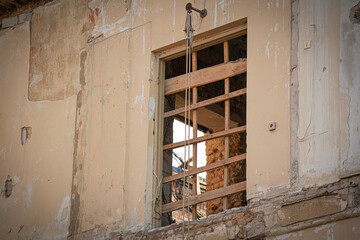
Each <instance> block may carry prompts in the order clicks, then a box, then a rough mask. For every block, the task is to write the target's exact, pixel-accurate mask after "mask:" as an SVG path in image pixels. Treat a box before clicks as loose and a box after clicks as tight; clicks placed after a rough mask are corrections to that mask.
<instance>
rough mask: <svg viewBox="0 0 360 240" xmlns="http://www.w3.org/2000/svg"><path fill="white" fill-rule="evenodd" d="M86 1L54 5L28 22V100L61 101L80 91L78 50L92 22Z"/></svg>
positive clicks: (42, 10) (48, 5)
mask: <svg viewBox="0 0 360 240" xmlns="http://www.w3.org/2000/svg"><path fill="white" fill-rule="evenodd" d="M86 3H87V1H86V0H80V1H54V2H51V3H49V4H47V5H46V6H42V7H39V8H36V9H35V10H34V13H33V16H32V20H31V35H30V36H31V37H30V57H31V61H30V79H29V99H30V100H32V101H38V100H50V101H51V100H61V99H64V98H67V97H69V96H73V95H75V94H77V92H78V91H79V87H80V84H79V80H78V78H79V72H80V63H79V60H80V49H81V48H83V47H84V46H85V44H86V40H87V37H88V31H89V29H90V27H91V22H90V21H88V18H87V16H88V8H87V5H86Z"/></svg>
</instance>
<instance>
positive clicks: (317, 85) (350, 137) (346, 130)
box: [294, 0, 360, 187]
mask: <svg viewBox="0 0 360 240" xmlns="http://www.w3.org/2000/svg"><path fill="white" fill-rule="evenodd" d="M356 4H358V1H341V2H339V1H312V0H302V1H299V36H298V57H299V59H298V65H294V67H295V68H296V67H297V69H296V71H298V84H299V88H298V90H299V99H298V114H299V129H298V132H297V139H296V141H297V143H298V146H299V153H298V154H299V155H298V157H299V162H298V176H299V178H298V180H297V181H296V185H297V187H302V186H304V185H315V184H316V185H321V184H323V183H326V182H333V181H336V180H337V179H339V177H342V176H346V175H349V174H353V173H354V172H355V173H356V172H358V171H359V168H360V165H359V158H360V152H359V151H360V150H359V149H360V148H359V145H360V143H359V142H360V141H359V134H358V131H359V123H360V121H359V120H360V117H359V104H360V99H359V97H360V94H359V88H360V85H359V84H360V82H359V81H358V79H359V78H360V72H359V68H358V67H356V66H358V65H359V62H360V59H359V56H358V54H357V51H358V49H359V47H360V45H359V44H360V35H359V34H360V33H359V24H353V23H351V21H350V18H349V16H350V9H351V8H352V7H354V6H355V5H356ZM306 43H308V44H309V46H305V45H306ZM294 171H296V168H294ZM296 174H297V173H295V175H296Z"/></svg>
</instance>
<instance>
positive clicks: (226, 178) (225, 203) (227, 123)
mask: <svg viewBox="0 0 360 240" xmlns="http://www.w3.org/2000/svg"><path fill="white" fill-rule="evenodd" d="M223 46H224V63H227V62H229V42H228V41H225V42H224V44H223ZM224 89H225V94H228V93H229V92H230V81H229V78H226V79H225V81H224ZM229 128H230V100H225V130H228V129H229ZM224 145H225V146H224V147H225V149H224V155H225V156H224V157H225V158H229V152H230V150H229V147H230V143H229V136H226V137H225V138H224ZM228 182H229V168H228V166H225V167H224V187H227V186H228ZM223 209H224V210H226V209H228V199H227V197H224V199H223Z"/></svg>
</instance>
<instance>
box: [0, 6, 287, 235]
mask: <svg viewBox="0 0 360 240" xmlns="http://www.w3.org/2000/svg"><path fill="white" fill-rule="evenodd" d="M72 2H73V1H71V0H63V1H54V2H53V3H51V4H49V5H46V6H44V7H41V8H39V9H37V10H35V15H34V21H33V22H32V23H31V24H32V25H31V29H34V31H35V32H34V35H32V36H31V45H30V35H29V27H28V26H27V25H26V26H17V27H16V28H15V29H11V30H8V31H7V32H5V34H2V35H1V36H0V41H1V45H0V46H1V47H2V49H5V50H6V51H7V52H5V54H1V57H0V59H1V62H0V64H1V65H0V69H1V84H2V87H1V89H0V91H3V94H1V96H0V97H1V98H2V99H6V101H4V100H2V101H1V103H0V104H1V105H0V106H1V111H2V115H1V116H0V117H1V118H2V122H4V123H6V124H7V125H6V127H5V124H3V125H2V126H1V127H2V128H3V129H2V130H1V138H0V139H1V144H2V145H1V149H2V150H1V158H2V159H3V161H2V162H1V163H0V164H3V167H1V169H0V171H1V181H2V182H4V181H5V179H6V176H7V175H8V174H10V175H11V176H12V177H13V178H14V179H15V176H17V178H19V179H20V180H19V183H18V184H17V185H16V186H15V187H14V193H13V194H14V196H12V197H10V198H9V199H0V201H1V202H0V203H1V205H0V206H1V209H2V211H4V213H5V212H6V214H8V216H9V217H10V216H13V217H15V216H16V219H15V218H14V219H13V220H12V221H10V220H6V218H3V217H1V223H4V225H3V224H1V225H2V226H1V229H2V230H1V234H4V232H5V234H7V232H8V231H9V230H10V229H7V228H11V229H12V233H11V234H15V233H17V231H18V229H19V226H20V225H24V228H23V230H22V231H21V232H20V233H24V234H25V233H27V234H30V233H31V231H33V232H34V233H32V234H39V235H40V236H46V234H47V231H48V230H49V229H52V231H53V232H54V233H56V234H59V235H58V236H59V237H58V238H61V237H63V236H66V235H67V227H68V226H69V225H70V230H71V234H76V233H79V232H86V234H89V235H91V234H97V231H98V229H101V228H104V232H108V233H109V234H110V235H111V233H112V232H118V231H120V230H122V229H128V230H129V229H142V228H144V227H149V226H151V223H152V215H151V214H152V209H153V205H154V195H153V192H154V191H155V190H156V189H155V186H156V184H155V185H153V184H152V182H153V181H156V183H158V181H159V179H158V178H157V177H156V173H155V172H154V163H155V162H156V161H155V160H156V159H155V156H156V155H155V154H154V152H155V151H156V149H155V137H154V136H155V135H156V134H157V133H156V132H155V133H154V128H155V123H156V121H159V119H156V114H155V112H156V110H157V109H156V106H157V103H158V102H157V95H158V94H157V91H158V87H157V86H158V81H159V79H158V68H159V63H160V62H159V59H158V58H157V57H156V55H154V54H152V51H154V50H156V49H159V48H162V47H165V46H167V45H170V44H172V43H176V42H178V41H181V40H183V39H184V33H183V28H184V23H185V17H186V11H185V5H186V3H187V2H188V1H185V0H173V1H168V0H162V1H155V0H152V1H150V0H148V1H137V0H133V1H117V0H108V1H100V0H93V1H89V2H86V1H78V2H77V3H76V4H75V5H74V3H72ZM192 3H193V4H194V6H195V7H197V8H203V7H205V8H207V10H208V16H207V17H206V18H204V19H200V18H199V16H198V15H197V14H195V13H194V27H195V34H199V33H206V32H207V31H209V30H212V29H214V28H216V27H221V26H223V25H225V24H227V23H231V22H233V21H236V20H240V19H244V18H247V21H248V23H247V28H248V95H247V99H248V115H247V116H248V119H247V128H248V139H247V144H248V159H247V163H248V167H247V176H248V177H247V188H248V191H247V192H248V197H249V198H252V197H254V196H258V195H259V194H260V193H266V192H267V190H268V189H270V188H277V187H284V186H288V185H289V173H288V171H289V166H290V159H289V158H290V149H289V148H290V140H289V135H290V132H289V79H290V75H289V72H290V0H282V1H280V0H272V1H271V0H261V1H253V0H239V1H218V0H214V1H193V2H192ZM75 8H76V9H75ZM85 9H86V11H85ZM50 13H51V14H50ZM66 13H68V14H66ZM35 20H36V21H35ZM51 31H54V33H53V34H49V32H51ZM42 33H43V34H42ZM14 39H18V40H17V41H15V40H14ZM65 39H66V40H65ZM16 43H18V45H16ZM31 46H34V47H37V48H41V49H43V51H45V52H41V54H39V55H35V56H33V55H31V57H30V56H29V54H30V52H32V51H33V50H32V51H31V49H30V47H31ZM11 49H12V50H11ZM5 50H4V51H5ZM1 52H2V53H3V50H1ZM15 53H16V54H15ZM51 53H54V55H52V54H51ZM83 53H84V54H83ZM17 54H19V55H17ZM81 56H84V57H81ZM53 57H54V58H53ZM55 57H56V59H55ZM29 58H30V61H31V63H29ZM10 59H12V60H11V61H12V62H13V64H11V65H10V66H16V67H17V69H16V70H15V69H14V68H9V67H8V65H9V62H10V63H12V62H11V61H10ZM54 60H56V61H54ZM42 64H43V65H42ZM29 66H31V68H30V70H31V69H32V70H31V71H30V74H31V76H28V72H29ZM19 67H21V68H22V69H23V70H21V71H20V70H19V69H18V68H19ZM60 67H61V69H62V71H59V69H60ZM34 71H35V72H34ZM34 74H37V75H41V74H42V76H43V78H42V79H38V80H39V81H37V80H36V79H35V80H34V76H35V75H34ZM28 79H29V84H31V89H30V90H31V91H30V92H31V94H34V96H38V97H39V98H37V97H34V98H31V100H36V101H37V102H29V100H27V99H28V98H27V97H28V96H27V95H26V94H27V90H28V89H27V84H28V82H27V81H28ZM160 80H161V79H160ZM14 81H19V83H17V84H15V82H14ZM34 81H35V82H34ZM7 82H11V83H12V84H13V85H9V84H7ZM3 86H4V87H3ZM19 86H22V87H21V89H20V88H19ZM76 95H77V96H76ZM48 100H52V102H50V101H48ZM22 119H24V120H22ZM20 120H21V121H20ZM269 121H276V122H277V125H278V127H277V130H276V131H274V132H269V131H268V129H267V126H268V122H269ZM22 125H26V126H27V125H30V126H31V127H32V128H33V135H32V137H31V139H30V141H29V142H28V143H27V144H26V145H25V146H21V145H20V140H19V138H20V133H19V131H20V128H21V127H22ZM3 133H4V134H3ZM9 139H12V140H11V141H9ZM15 147H16V148H15ZM25 150H26V151H25ZM11 154H15V155H16V156H14V157H12V158H10V156H12V155H11ZM12 159H13V160H12ZM49 159H51V162H49ZM15 163H16V164H15ZM24 164H27V165H25V166H26V167H25V166H24ZM73 164H74V165H73ZM10 166H12V169H10ZM73 166H75V167H74V168H73ZM18 171H20V172H21V173H20V172H19V173H18ZM21 174H25V175H24V176H23V175H21ZM72 174H73V176H72ZM17 178H16V179H17ZM154 179H155V180H154ZM72 181H73V188H72V190H71V182H72ZM35 182H36V183H38V185H37V184H35ZM28 186H30V187H28ZM74 186H75V187H74ZM21 188H22V190H21V191H20V190H17V189H21ZM29 189H32V190H30V192H32V195H31V196H32V197H33V198H35V197H36V200H37V201H35V200H34V201H31V204H33V205H29V206H28V207H26V206H27V205H26V204H27V203H26V201H27V200H26V199H28V197H27V196H29V194H27V192H29ZM71 191H72V194H70V192H71ZM17 194H19V197H18V199H19V200H17V201H15V200H13V199H15V197H16V196H17ZM20 196H21V197H20ZM45 203H46V204H45ZM70 203H73V206H76V207H74V209H72V211H71V213H70V217H69V213H68V211H69V204H70ZM11 204H22V205H16V206H14V207H13V208H14V211H15V210H16V211H20V210H21V212H23V211H25V209H29V211H30V210H31V211H30V212H29V213H28V214H21V213H20V212H18V213H15V212H14V214H12V215H11V214H10V213H11V211H10V210H9V209H12V208H10V207H9V206H10V205H11ZM36 206H42V208H41V209H37V208H36ZM43 206H49V207H43ZM62 206H63V207H62ZM61 209H63V210H61ZM37 210H38V211H37ZM60 210H61V214H60V213H59V211H60ZM39 212H40V214H39ZM23 215H24V216H26V221H27V222H26V223H22V222H21V221H18V217H19V216H23ZM58 215H60V216H61V217H58ZM39 216H44V217H41V218H39ZM24 218H25V217H24ZM58 218H60V219H61V224H60V223H58V220H57V219H58ZM30 222H31V224H30ZM59 224H60V225H59ZM3 226H5V227H3ZM3 228H4V229H3ZM5 228H6V229H5ZM33 229H36V231H35V230H33ZM53 229H55V230H53ZM1 236H5V235H1ZM6 236H7V235H6ZM26 236H29V235H26ZM23 238H26V237H23Z"/></svg>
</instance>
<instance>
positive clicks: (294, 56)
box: [289, 0, 300, 188]
mask: <svg viewBox="0 0 360 240" xmlns="http://www.w3.org/2000/svg"><path fill="white" fill-rule="evenodd" d="M299 13H300V11H299V0H293V1H292V2H291V69H290V131H291V136H290V141H291V142H290V155H291V158H290V170H289V175H290V183H291V186H292V187H295V188H296V186H297V185H298V182H299V145H298V139H297V133H298V130H299V76H298V75H299V73H298V64H299V56H298V44H299Z"/></svg>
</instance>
